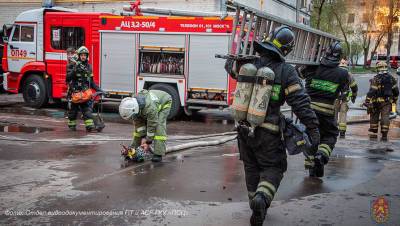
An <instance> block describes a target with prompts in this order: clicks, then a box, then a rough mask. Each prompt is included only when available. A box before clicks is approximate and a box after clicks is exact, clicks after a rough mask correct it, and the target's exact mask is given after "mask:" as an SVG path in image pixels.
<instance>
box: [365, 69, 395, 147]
mask: <svg viewBox="0 0 400 226" xmlns="http://www.w3.org/2000/svg"><path fill="white" fill-rule="evenodd" d="M376 68H377V70H378V74H377V75H375V77H374V78H373V79H371V86H370V88H369V91H368V93H367V98H366V100H365V104H364V105H366V106H367V107H368V113H369V114H370V127H369V132H370V134H369V137H370V138H371V139H377V138H378V135H377V133H378V128H379V116H380V119H381V120H380V121H381V133H382V141H387V140H388V137H387V135H388V132H389V126H390V120H389V115H390V112H391V110H392V103H393V104H396V103H397V99H398V97H399V88H398V86H397V81H396V79H395V78H394V77H393V76H392V75H391V74H389V73H388V69H387V64H386V63H385V62H378V64H377V67H376Z"/></svg>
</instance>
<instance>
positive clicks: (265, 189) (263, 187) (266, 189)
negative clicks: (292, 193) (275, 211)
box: [256, 181, 276, 199]
mask: <svg viewBox="0 0 400 226" xmlns="http://www.w3.org/2000/svg"><path fill="white" fill-rule="evenodd" d="M256 192H262V193H264V194H266V195H268V196H269V197H270V198H271V199H273V198H274V196H275V193H276V188H275V186H274V185H273V184H271V183H270V182H268V181H261V182H260V183H259V184H258V187H257V191H256Z"/></svg>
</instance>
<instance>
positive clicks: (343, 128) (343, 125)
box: [339, 123, 347, 131]
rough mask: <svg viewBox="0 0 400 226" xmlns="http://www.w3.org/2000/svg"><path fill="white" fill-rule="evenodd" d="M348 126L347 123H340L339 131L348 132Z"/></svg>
mask: <svg viewBox="0 0 400 226" xmlns="http://www.w3.org/2000/svg"><path fill="white" fill-rule="evenodd" d="M346 129H347V125H346V123H339V130H340V131H346Z"/></svg>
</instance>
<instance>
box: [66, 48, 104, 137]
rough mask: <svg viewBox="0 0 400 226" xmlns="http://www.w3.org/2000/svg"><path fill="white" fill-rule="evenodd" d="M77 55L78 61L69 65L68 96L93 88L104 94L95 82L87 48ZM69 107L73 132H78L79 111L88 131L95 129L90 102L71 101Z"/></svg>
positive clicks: (70, 126) (77, 52) (80, 50)
mask: <svg viewBox="0 0 400 226" xmlns="http://www.w3.org/2000/svg"><path fill="white" fill-rule="evenodd" d="M76 54H77V59H76V61H75V62H69V63H68V65H67V78H66V82H67V83H68V86H69V87H68V90H69V94H68V96H70V93H74V92H80V91H85V90H88V89H91V88H93V89H94V90H96V91H98V92H103V91H102V90H101V89H100V88H99V87H98V86H97V85H96V83H95V82H94V80H93V73H92V65H90V64H89V62H88V57H89V51H88V49H87V48H86V47H85V46H81V47H80V48H79V49H78V50H77V51H76ZM68 105H69V111H68V127H69V128H70V129H71V130H73V131H75V130H76V118H77V117H78V112H79V110H80V111H81V112H82V114H83V119H84V123H85V127H86V131H88V132H90V131H92V130H93V129H95V124H94V121H93V115H92V112H93V109H92V104H91V101H90V100H89V101H86V102H84V103H73V102H71V101H70V100H69V104H68Z"/></svg>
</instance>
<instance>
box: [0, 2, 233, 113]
mask: <svg viewBox="0 0 400 226" xmlns="http://www.w3.org/2000/svg"><path fill="white" fill-rule="evenodd" d="M231 31H232V19H231V18H229V17H228V18H226V19H221V18H219V17H176V16H119V15H113V14H105V13H85V12H76V11H74V10H70V9H65V8H57V7H55V8H49V9H47V8H42V9H35V10H30V11H26V12H23V13H21V14H20V15H19V16H17V18H16V20H15V23H14V25H13V28H12V31H11V34H10V35H9V37H8V38H5V39H8V41H7V42H6V44H5V48H4V52H3V59H2V66H3V70H4V73H3V77H4V83H3V86H4V88H5V90H6V91H7V92H9V93H22V94H23V97H24V101H25V102H26V104H27V105H28V106H31V107H35V108H40V107H42V106H44V105H45V104H47V103H48V101H49V100H52V101H60V100H61V99H63V98H65V96H66V91H67V85H66V83H65V76H66V63H67V55H66V49H67V48H69V47H73V48H75V49H77V48H79V47H80V46H82V45H85V46H86V47H87V48H88V49H89V52H90V56H89V62H90V63H91V64H92V65H93V73H94V79H95V82H97V83H98V84H99V85H100V87H101V88H102V89H103V90H105V91H106V92H107V98H108V99H109V100H115V99H117V100H118V99H121V98H123V97H126V96H130V95H132V94H135V93H137V92H139V91H140V90H142V89H159V90H163V91H166V92H168V93H169V94H170V95H171V96H172V98H173V104H172V105H173V106H172V109H171V114H170V118H171V117H174V116H176V115H178V114H179V113H180V111H181V110H183V109H184V110H185V112H186V113H190V112H191V111H193V110H194V111H196V110H199V109H203V108H210V107H211V108H212V107H213V108H223V107H228V105H229V103H230V102H231V94H232V91H233V89H234V86H235V83H234V81H233V80H231V79H230V78H229V76H228V75H227V73H226V72H225V71H224V69H223V65H224V61H223V60H221V59H215V58H214V55H215V53H221V52H227V49H228V42H229V37H230V33H231Z"/></svg>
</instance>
